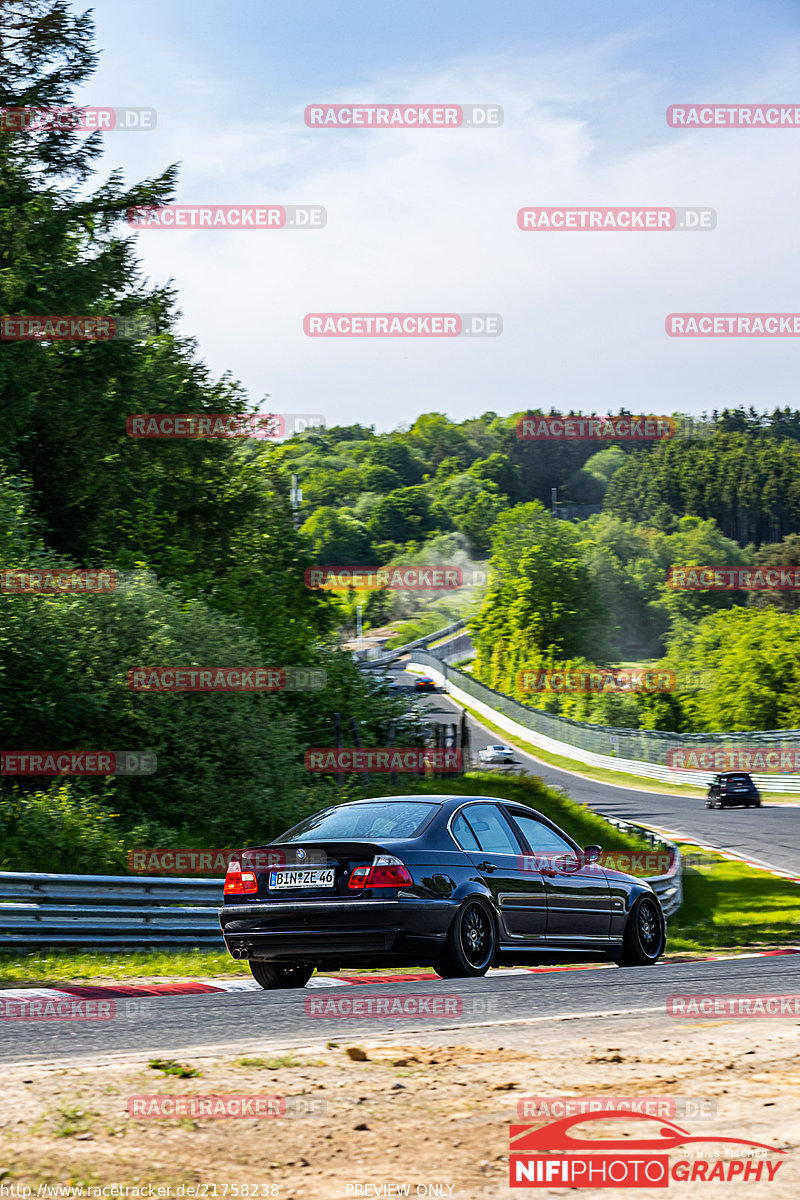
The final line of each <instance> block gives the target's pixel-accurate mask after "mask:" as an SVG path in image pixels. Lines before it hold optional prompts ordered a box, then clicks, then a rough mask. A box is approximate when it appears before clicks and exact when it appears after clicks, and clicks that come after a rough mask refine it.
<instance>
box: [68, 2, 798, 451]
mask: <svg viewBox="0 0 800 1200" xmlns="http://www.w3.org/2000/svg"><path fill="white" fill-rule="evenodd" d="M76 7H79V8H81V7H82V6H76ZM93 8H94V19H95V22H96V31H97V32H96V42H97V46H98V48H99V49H100V50H101V59H100V66H99V69H98V71H97V73H96V74H95V76H94V78H93V79H92V80H91V81H90V82H89V83H88V84H86V85H85V86H84V87H83V88H82V89H81V91H80V93H78V95H77V99H78V100H79V101H80V102H81V103H84V104H96V105H100V106H103V105H113V106H122V105H130V106H146V107H152V108H155V109H156V110H157V114H158V117H157V127H156V128H155V130H152V131H149V132H136V133H134V132H113V133H109V134H108V135H107V136H106V137H105V149H104V155H103V158H102V160H101V163H100V173H101V176H102V175H104V174H105V173H107V172H109V171H111V170H112V169H114V168H117V167H121V168H122V169H123V171H124V175H125V180H126V182H128V183H134V182H136V181H138V180H140V179H144V178H146V177H152V176H155V175H158V174H159V173H160V172H161V171H162V170H163V169H164V168H165V167H166V166H167V165H168V164H171V163H179V164H180V173H179V185H178V190H177V195H176V198H175V199H176V202H178V203H182V204H219V205H225V204H240V205H253V204H280V205H287V204H289V205H291V204H313V205H321V206H323V207H324V208H325V210H326V214H327V223H326V225H325V227H324V228H320V229H303V230H299V229H282V230H272V229H269V230H248V231H244V230H219V229H217V230H190V229H179V230H178V229H176V230H169V231H167V230H153V229H145V230H141V231H139V232H136V233H135V234H132V236H134V237H135V241H136V248H137V253H138V255H139V257H140V260H141V263H142V266H143V270H144V273H145V276H146V277H147V278H148V279H149V280H150V281H151V282H152V283H154V284H161V283H165V282H167V281H172V282H173V284H174V285H175V287H176V288H177V290H178V293H179V296H180V308H181V310H182V316H181V319H180V329H181V332H182V333H184V334H186V335H190V336H192V337H194V338H195V339H196V340H197V344H198V355H199V357H200V358H201V359H202V360H203V361H204V362H205V363H206V364H207V366H208V368H209V370H210V371H211V372H212V373H213V374H214V375H215V376H220V375H222V374H223V373H225V372H229V373H230V374H231V375H232V376H233V377H234V378H236V379H238V380H240V381H241V382H242V384H243V385H244V387H245V388H246V390H247V393H248V395H249V397H250V399H251V401H252V402H253V403H254V404H255V403H258V402H260V401H261V400H262V398H264V397H266V396H269V402H268V404H260V407H262V408H263V409H267V408H268V409H270V410H271V411H278V412H286V413H315V414H321V415H322V416H323V417H324V419H325V422H326V424H328V425H335V424H350V423H353V422H360V423H362V424H365V425H374V426H375V428H376V429H378V430H379V431H383V430H388V429H392V428H395V427H397V426H400V425H403V424H410V423H412V422H413V421H414V419H415V418H416V417H417V416H418V415H419V414H420V413H421V412H431V411H436V412H444V413H447V414H448V416H450V417H451V418H452V419H454V420H463V419H465V418H467V417H470V416H477V415H480V414H481V413H484V412H487V411H494V412H498V413H501V414H508V413H511V412H515V411H519V410H522V409H526V408H530V407H533V408H538V407H544V408H548V409H549V408H550V406H554V407H555V408H557V409H560V410H563V411H567V410H570V409H574V410H576V411H583V412H598V413H603V412H616V411H618V410H619V408H620V407H625V408H627V409H628V410H630V411H632V412H635V413H672V412H676V411H682V412H690V413H700V412H703V411H708V412H710V411H711V410H713V409H721V408H724V407H727V406H731V405H739V404H744V405H746V406H750V405H753V406H754V407H756V408H757V409H772V408H773V407H775V406H776V405H777V406H780V407H783V406H785V405H789V406H790V407H795V405H796V397H797V394H798V393H797V383H796V379H797V340H796V339H795V338H780V339H778V338H775V339H772V338H691V339H682V338H672V337H669V336H667V334H666V331H665V318H666V316H667V315H668V314H669V313H671V312H687V311H691V312H724V313H728V312H737V313H738V312H747V313H754V312H781V313H787V312H792V311H795V310H798V311H800V303H798V301H797V286H796V281H797V280H798V277H800V262H798V239H797V237H796V235H795V223H796V216H795V207H796V201H795V193H796V188H797V177H798V163H800V148H799V147H800V128H797V129H791V128H781V129H776V130H769V129H721V128H719V129H718V128H712V129H673V128H670V126H669V125H668V124H667V121H666V109H667V107H668V106H669V105H671V104H680V103H687V104H688V103H697V104H701V103H712V104H713V103H718V104H720V103H726V104H731V103H737V104H738V103H751V104H754V103H764V104H772V103H775V104H777V103H784V104H788V103H797V104H798V105H800V87H798V85H797V82H796V81H797V79H798V76H800V71H799V70H798V68H799V67H800V10H799V9H798V6H797V4H796V3H782V2H780V3H779V2H776V0H750V2H749V3H738V2H736V0H726V2H725V3H718V2H717V0H704V2H703V3H702V4H701V5H697V4H696V3H684V2H683V0H678V2H671V3H669V4H668V5H667V4H653V3H651V4H641V3H627V2H615V0H609V2H608V3H605V4H598V3H597V2H596V0H586V2H584V0H553V2H551V0H520V2H517V0H511V2H509V0H505V2H504V0H497V2H496V3H494V4H491V5H490V4H479V3H475V2H473V0H461V2H454V0H436V3H435V4H434V5H431V4H430V3H429V0H425V2H424V3H423V2H417V0H403V2H402V3H400V2H398V0H380V2H379V3H374V4H366V3H362V2H360V0H356V2H353V0H339V2H337V3H336V4H323V3H318V2H316V0H314V2H311V0H293V2H292V3H275V2H272V0H238V2H237V3H236V5H232V6H230V7H228V8H225V7H224V6H222V5H220V4H218V3H211V2H210V0H158V2H156V0H136V3H135V4H134V5H123V4H120V3H119V0H98V2H97V3H95V4H94V6H93ZM349 102H362V103H363V102H372V103H379V102H383V103H415V102H419V103H423V102H424V103H449V104H453V103H463V104H469V103H475V104H495V105H500V106H502V109H503V113H504V119H503V124H502V126H500V127H494V128H469V129H466V128H460V129H310V128H308V127H306V125H305V123H304V110H305V108H306V106H307V105H309V104H328V103H331V104H334V103H349ZM559 205H570V206H583V207H585V206H634V205H648V206H660V207H663V206H708V207H711V208H713V209H714V210H715V211H716V214H717V224H716V228H714V229H713V230H709V231H705V230H703V231H693V232H687V231H668V232H667V231H663V232H656V231H653V232H646V231H645V232H636V233H624V232H618V231H613V232H580V231H575V232H572V231H565V232H558V233H556V232H547V231H536V232H523V231H521V230H520V229H519V228H518V227H517V212H518V210H519V209H520V208H522V207H528V206H559ZM319 312H325V313H327V312H331V313H342V312H361V313H387V312H388V313H395V312H399V313H411V312H414V313H416V312H423V313H433V312H446V313H453V312H455V313H498V314H500V315H501V316H502V324H503V331H502V334H501V335H500V336H497V337H491V338H488V337H472V338H466V337H458V338H452V339H426V338H408V337H401V338H383V337H381V338H362V337H357V338H311V337H308V336H307V335H306V334H305V333H304V331H303V318H304V316H305V315H306V314H308V313H319Z"/></svg>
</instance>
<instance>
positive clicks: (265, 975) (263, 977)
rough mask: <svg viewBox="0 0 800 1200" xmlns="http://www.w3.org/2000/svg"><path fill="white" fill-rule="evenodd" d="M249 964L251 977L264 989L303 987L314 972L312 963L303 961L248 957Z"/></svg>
mask: <svg viewBox="0 0 800 1200" xmlns="http://www.w3.org/2000/svg"><path fill="white" fill-rule="evenodd" d="M249 966H250V972H251V974H252V976H253V979H255V981H256V983H257V984H258V986H259V987H262V988H264V990H265V991H274V990H275V989H277V988H301V987H305V986H306V984H307V983H308V981H309V979H310V978H311V976H312V975H313V974H314V966H313V964H312V963H305V962H288V963H271V962H258V961H257V960H255V961H254V960H253V959H250V960H249Z"/></svg>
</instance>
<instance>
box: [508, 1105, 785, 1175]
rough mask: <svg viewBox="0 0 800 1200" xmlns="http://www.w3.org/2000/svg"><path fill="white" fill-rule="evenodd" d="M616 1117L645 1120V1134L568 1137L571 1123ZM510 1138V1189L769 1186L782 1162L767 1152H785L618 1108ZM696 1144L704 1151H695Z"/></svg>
mask: <svg viewBox="0 0 800 1200" xmlns="http://www.w3.org/2000/svg"><path fill="white" fill-rule="evenodd" d="M614 1118H620V1119H622V1120H624V1121H626V1122H631V1121H640V1122H644V1124H642V1125H641V1129H642V1133H643V1137H641V1138H634V1137H594V1138H593V1137H582V1136H579V1135H578V1136H576V1135H575V1134H573V1133H572V1132H570V1131H571V1129H572V1127H573V1126H582V1125H589V1124H590V1122H593V1121H609V1120H613V1119H614ZM509 1137H510V1154H509V1185H510V1186H511V1187H538V1188H551V1189H552V1188H554V1187H594V1188H598V1187H607V1188H620V1187H642V1188H644V1187H650V1188H652V1187H661V1188H666V1187H669V1186H670V1184H671V1183H673V1182H675V1183H694V1182H696V1181H700V1182H703V1183H710V1182H714V1181H716V1180H723V1181H725V1182H728V1183H730V1182H732V1181H735V1180H741V1181H742V1182H743V1183H771V1182H772V1180H773V1179H774V1178H775V1176H776V1175H777V1173H778V1169H779V1168H780V1167H781V1165H782V1164H783V1161H784V1160H783V1159H782V1158H779V1159H777V1160H774V1161H773V1160H772V1159H770V1158H769V1157H768V1155H772V1154H785V1151H784V1150H776V1149H775V1147H774V1146H767V1145H766V1144H765V1143H763V1142H751V1141H749V1140H746V1139H743V1138H725V1137H692V1135H691V1134H690V1133H689V1132H688V1131H687V1130H686V1129H682V1128H681V1126H680V1125H676V1124H674V1122H672V1121H667V1120H665V1119H664V1118H663V1117H651V1116H648V1115H647V1114H645V1113H634V1112H630V1111H627V1112H626V1111H625V1110H623V1109H618V1110H614V1111H612V1112H598V1113H580V1114H578V1115H577V1116H569V1117H563V1118H562V1119H561V1120H560V1121H552V1122H550V1124H548V1125H512V1126H511V1128H510V1130H509ZM686 1146H692V1147H696V1148H697V1153H696V1154H694V1155H692V1153H691V1152H689V1153H686V1152H684V1150H683V1148H684V1147H686ZM700 1146H703V1147H709V1148H707V1149H702V1150H700ZM720 1147H724V1149H720ZM736 1147H742V1149H740V1150H738V1151H737V1150H736V1149H734V1148H736ZM729 1148H730V1149H729ZM671 1155H672V1156H674V1161H673V1157H671Z"/></svg>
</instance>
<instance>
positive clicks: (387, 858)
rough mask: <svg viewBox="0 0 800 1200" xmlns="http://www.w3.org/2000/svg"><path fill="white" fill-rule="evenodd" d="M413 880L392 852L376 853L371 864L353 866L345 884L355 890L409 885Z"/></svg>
mask: <svg viewBox="0 0 800 1200" xmlns="http://www.w3.org/2000/svg"><path fill="white" fill-rule="evenodd" d="M413 882H414V880H413V879H412V878H411V872H410V871H409V869H408V867H407V866H406V865H405V864H404V863H401V861H400V859H399V858H395V857H394V855H393V854H376V855H375V857H374V858H373V860H372V865H371V866H369V867H355V868H354V869H353V870H352V871H351V872H350V879H349V881H348V884H347V886H348V888H350V889H351V891H354V892H356V891H361V889H362V888H375V887H380V888H386V887H409V886H410V885H411V884H412V883H413Z"/></svg>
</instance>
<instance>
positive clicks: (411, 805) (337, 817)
mask: <svg viewBox="0 0 800 1200" xmlns="http://www.w3.org/2000/svg"><path fill="white" fill-rule="evenodd" d="M440 808H441V804H426V803H424V802H420V801H414V800H412V801H408V802H403V801H397V800H394V801H392V802H391V803H388V802H386V801H381V802H378V803H375V804H343V805H341V807H339V808H332V809H328V811H327V812H322V813H316V814H315V815H314V816H313V817H308V818H307V820H305V821H301V823H300V824H299V825H295V826H294V828H293V829H290V830H289V831H288V833H285V834H284V835H283V836H282V837H280V838H278V839H277V841H278V842H325V841H350V840H355V841H372V840H373V839H375V838H415V837H419V835H420V834H421V833H422V831H423V829H424V828H425V826H426V825H428V824H429V823H430V821H431V819H432V818H433V815H434V813H436V812H438V811H439V809H440Z"/></svg>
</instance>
